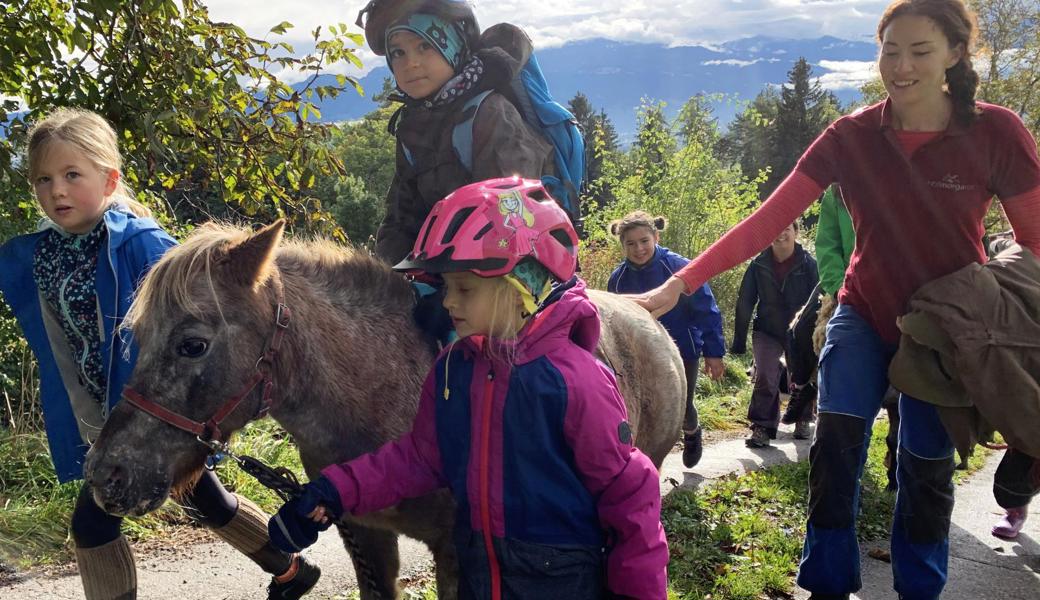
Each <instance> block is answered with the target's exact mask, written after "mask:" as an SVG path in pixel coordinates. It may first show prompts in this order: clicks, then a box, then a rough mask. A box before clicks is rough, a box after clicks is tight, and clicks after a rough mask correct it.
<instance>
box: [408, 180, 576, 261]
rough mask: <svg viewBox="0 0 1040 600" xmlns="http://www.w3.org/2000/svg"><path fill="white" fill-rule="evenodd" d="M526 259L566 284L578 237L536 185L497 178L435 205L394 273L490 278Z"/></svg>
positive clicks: (464, 188) (472, 185)
mask: <svg viewBox="0 0 1040 600" xmlns="http://www.w3.org/2000/svg"><path fill="white" fill-rule="evenodd" d="M527 257H530V258H532V259H534V260H536V261H538V262H539V263H540V264H541V265H542V266H544V267H545V268H546V269H548V270H549V272H550V273H552V274H553V276H554V277H555V278H556V279H557V280H558V281H567V280H569V279H570V278H571V277H573V276H574V271H575V268H576V266H577V262H578V234H577V233H576V232H575V231H574V226H573V225H572V224H571V221H570V219H569V218H568V217H567V213H566V212H564V210H563V209H562V208H560V206H559V205H558V204H556V201H555V200H553V199H552V197H551V196H550V195H549V193H548V192H546V191H545V187H544V186H543V185H542V182H541V181H538V180H534V179H521V178H519V177H503V178H500V179H489V180H487V181H480V182H477V183H472V184H470V185H466V186H463V187H460V188H459V189H457V190H455V191H454V192H452V193H451V194H449V195H448V196H447V197H445V198H444V199H443V200H441V201H440V202H438V203H437V204H435V205H434V206H433V209H432V210H431V211H430V214H429V215H427V217H426V222H425V223H423V226H422V229H420V230H419V237H418V239H416V240H415V247H414V248H413V249H412V253H411V254H409V255H408V256H407V257H406V258H405V259H404V260H403V261H401V262H400V263H398V264H397V265H396V266H395V267H394V269H396V270H398V271H407V272H425V273H452V272H459V271H472V272H473V273H475V274H477V275H480V276H482V277H496V276H499V275H506V274H508V273H510V272H512V270H513V268H514V267H516V265H517V263H519V262H520V261H521V260H523V259H524V258H527Z"/></svg>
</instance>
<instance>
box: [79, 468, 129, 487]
mask: <svg viewBox="0 0 1040 600" xmlns="http://www.w3.org/2000/svg"><path fill="white" fill-rule="evenodd" d="M129 480H130V474H129V472H127V470H126V469H125V468H123V467H122V466H121V465H111V466H104V467H100V468H98V469H95V470H94V472H93V473H91V474H90V475H89V476H88V478H87V483H88V484H89V485H90V486H91V487H93V488H94V489H101V490H105V491H107V492H115V491H122V490H124V489H126V486H127V484H128V483H129Z"/></svg>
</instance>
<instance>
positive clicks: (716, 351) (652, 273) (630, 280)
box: [607, 246, 726, 361]
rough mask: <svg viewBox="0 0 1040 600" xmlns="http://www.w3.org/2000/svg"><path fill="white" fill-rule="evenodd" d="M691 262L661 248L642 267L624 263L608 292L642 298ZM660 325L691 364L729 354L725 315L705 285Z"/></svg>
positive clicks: (682, 301) (615, 274)
mask: <svg viewBox="0 0 1040 600" xmlns="http://www.w3.org/2000/svg"><path fill="white" fill-rule="evenodd" d="M688 262H690V260H689V259H687V258H683V257H682V256H680V255H678V254H676V253H675V252H672V251H671V250H669V249H668V248H665V247H663V246H658V247H657V249H656V250H655V251H654V257H653V258H652V259H650V262H648V263H646V264H645V265H643V266H642V267H637V266H635V265H633V264H632V263H630V262H628V261H627V260H625V261H622V262H621V264H620V265H618V267H617V268H616V269H614V272H613V273H611V274H610V280H609V281H608V282H607V291H610V292H613V293H615V294H641V293H643V292H648V291H650V290H652V289H654V288H656V287H657V286H659V285H661V284H662V283H664V282H665V281H667V280H668V278H669V277H671V276H672V275H674V274H675V273H676V272H678V271H679V269H682V268H683V267H685V266H686V263H688ZM661 324H662V325H664V328H665V329H667V330H668V333H669V334H670V335H671V336H672V339H673V340H675V345H676V346H678V347H679V353H680V354H682V359H683V361H691V360H694V359H696V358H698V357H699V356H701V354H703V355H704V356H708V357H711V358H721V357H722V356H723V355H725V354H726V339H725V337H723V335H722V313H720V312H719V307H718V305H717V304H715V296H714V295H713V294H712V293H711V288H710V287H708V284H707V283H705V284H704V285H702V286H701V287H700V289H698V290H697V291H696V292H694V293H693V294H690V295H689V296H684V297H682V298H680V299H679V304H677V305H676V306H675V308H673V309H672V310H670V311H668V312H667V313H666V314H665V315H664V316H662V317H661Z"/></svg>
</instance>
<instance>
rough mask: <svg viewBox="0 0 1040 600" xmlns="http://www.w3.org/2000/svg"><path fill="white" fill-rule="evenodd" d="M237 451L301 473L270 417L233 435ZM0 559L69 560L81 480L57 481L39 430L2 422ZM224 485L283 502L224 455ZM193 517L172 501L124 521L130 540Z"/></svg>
mask: <svg viewBox="0 0 1040 600" xmlns="http://www.w3.org/2000/svg"><path fill="white" fill-rule="evenodd" d="M234 450H235V452H237V453H240V454H245V455H249V456H255V457H257V458H259V459H260V460H262V461H264V462H265V463H267V464H273V465H281V466H286V467H288V468H290V469H292V470H293V471H294V472H296V473H297V475H299V476H300V477H301V478H302V473H303V468H302V467H301V466H300V460H299V453H298V452H297V450H296V447H295V446H294V445H293V444H292V442H291V441H290V439H289V438H288V436H287V435H285V433H284V432H282V430H281V429H279V428H278V426H277V425H275V424H274V422H273V421H271V420H270V419H267V420H264V421H259V422H255V423H252V424H250V425H249V426H247V427H246V429H245V430H243V432H241V433H239V434H237V435H236V436H235V443H234ZM0 453H2V456H3V457H4V460H3V461H0V506H2V507H3V510H0V563H6V564H10V565H16V566H21V567H27V566H31V565H38V564H46V563H52V562H67V561H69V560H72V545H71V540H70V539H69V535H68V527H69V522H70V519H71V518H72V509H73V507H74V506H75V503H76V497H77V495H78V494H79V490H80V486H81V485H82V482H78V481H77V482H69V483H66V484H63V485H59V484H58V480H57V478H56V477H55V476H54V469H53V466H52V465H51V461H50V456H49V454H48V451H47V440H46V437H45V436H44V434H43V433H42V432H30V433H16V432H14V431H11V430H8V429H4V428H2V427H0ZM217 474H218V475H219V477H220V480H221V481H222V482H224V485H225V486H226V487H227V488H228V489H230V490H232V491H235V492H237V493H239V494H242V495H244V496H246V497H248V498H250V499H252V500H254V501H256V502H257V503H258V504H259V505H260V507H261V508H263V509H264V510H266V511H267V512H269V513H270V512H273V511H275V510H277V508H278V507H280V506H281V505H282V501H281V499H280V498H278V496H276V495H275V494H274V493H273V492H271V491H270V490H268V489H267V488H264V487H263V486H261V485H260V484H259V483H257V481H256V480H255V479H253V478H252V477H251V476H249V475H247V474H246V473H245V472H243V471H241V470H240V469H239V468H238V467H237V466H236V465H234V464H233V463H232V461H229V460H226V461H224V462H222V463H221V464H220V465H219V466H218V467H217ZM189 523H191V521H190V520H189V519H188V517H187V516H186V515H185V514H184V512H183V511H182V510H181V509H180V507H179V506H178V505H177V504H176V503H174V502H167V503H166V504H164V505H163V507H162V508H160V509H159V510H158V511H155V512H153V513H150V514H148V515H146V516H144V517H131V518H127V519H124V520H123V532H124V533H125V534H127V536H128V537H129V538H130V539H131V540H134V541H137V540H143V539H149V538H155V537H161V536H163V535H164V534H167V533H168V530H169V528H170V527H171V526H174V525H181V526H183V525H188V524H189Z"/></svg>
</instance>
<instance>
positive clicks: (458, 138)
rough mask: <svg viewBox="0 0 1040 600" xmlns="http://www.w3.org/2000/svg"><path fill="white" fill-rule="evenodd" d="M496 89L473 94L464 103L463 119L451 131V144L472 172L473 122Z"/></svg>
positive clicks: (463, 164) (464, 164) (463, 163)
mask: <svg viewBox="0 0 1040 600" xmlns="http://www.w3.org/2000/svg"><path fill="white" fill-rule="evenodd" d="M492 92H494V90H485V91H483V92H481V93H479V94H477V95H476V96H473V97H472V98H470V99H469V100H467V101H466V103H465V104H463V105H462V120H461V121H459V122H458V123H457V124H456V125H455V128H454V129H453V130H452V132H451V145H452V147H454V148H455V154H457V155H458V157H459V162H461V163H462V166H463V167H465V169H466V170H467V171H469V172H470V173H471V174H472V173H473V122H474V120H475V119H476V117H477V111H479V110H480V105H481V104H483V102H484V100H485V99H486V98H487V97H488V96H490V95H491V94H492Z"/></svg>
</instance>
